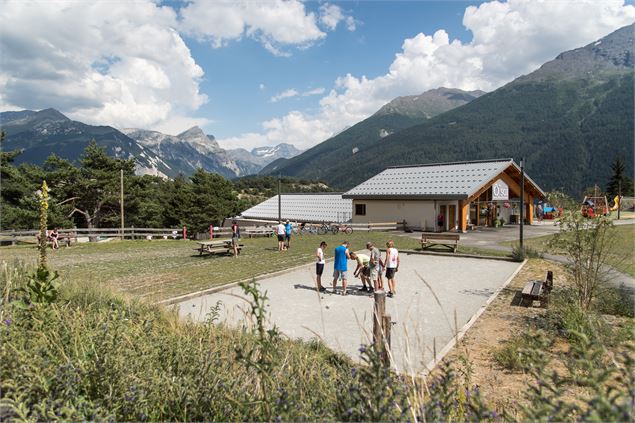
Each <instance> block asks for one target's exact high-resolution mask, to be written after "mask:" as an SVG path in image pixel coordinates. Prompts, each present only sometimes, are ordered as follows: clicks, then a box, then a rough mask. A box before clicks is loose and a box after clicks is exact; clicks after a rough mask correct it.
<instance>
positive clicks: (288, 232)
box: [284, 219, 293, 250]
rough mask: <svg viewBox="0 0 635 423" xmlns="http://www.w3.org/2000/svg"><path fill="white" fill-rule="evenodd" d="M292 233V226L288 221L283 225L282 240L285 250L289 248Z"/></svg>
mask: <svg viewBox="0 0 635 423" xmlns="http://www.w3.org/2000/svg"><path fill="white" fill-rule="evenodd" d="M292 232H293V225H292V224H291V222H289V219H287V221H286V222H285V224H284V240H285V243H286V248H287V250H288V249H289V247H290V246H291V233H292Z"/></svg>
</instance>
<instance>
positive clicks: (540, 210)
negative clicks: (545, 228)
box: [536, 203, 545, 222]
mask: <svg viewBox="0 0 635 423" xmlns="http://www.w3.org/2000/svg"><path fill="white" fill-rule="evenodd" d="M544 216H545V210H544V208H543V207H542V203H538V207H536V217H537V218H538V222H542V218H543V217H544Z"/></svg>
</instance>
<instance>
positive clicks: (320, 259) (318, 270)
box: [315, 241, 326, 292]
mask: <svg viewBox="0 0 635 423" xmlns="http://www.w3.org/2000/svg"><path fill="white" fill-rule="evenodd" d="M325 248H326V242H324V241H322V242H320V246H319V247H318V249H317V250H316V251H315V258H316V259H317V262H316V263H315V278H316V280H317V288H318V291H320V292H324V291H326V288H324V287H323V286H322V273H323V272H324V249H325Z"/></svg>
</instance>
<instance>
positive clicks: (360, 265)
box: [351, 252, 373, 292]
mask: <svg viewBox="0 0 635 423" xmlns="http://www.w3.org/2000/svg"><path fill="white" fill-rule="evenodd" d="M351 259H353V260H355V261H356V262H357V267H356V268H355V271H354V272H353V276H354V277H356V278H357V277H359V278H360V279H361V280H362V288H361V289H360V291H363V292H373V288H372V286H371V284H370V266H369V263H370V257H368V256H367V255H366V254H362V253H359V254H357V253H353V252H351ZM366 285H368V287H367V286H366Z"/></svg>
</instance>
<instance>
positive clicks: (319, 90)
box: [302, 87, 326, 97]
mask: <svg viewBox="0 0 635 423" xmlns="http://www.w3.org/2000/svg"><path fill="white" fill-rule="evenodd" d="M324 91H326V90H325V89H324V88H323V87H319V88H314V89H312V90H308V91H305V92H303V93H302V96H303V97H307V96H310V95H322V94H324Z"/></svg>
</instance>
